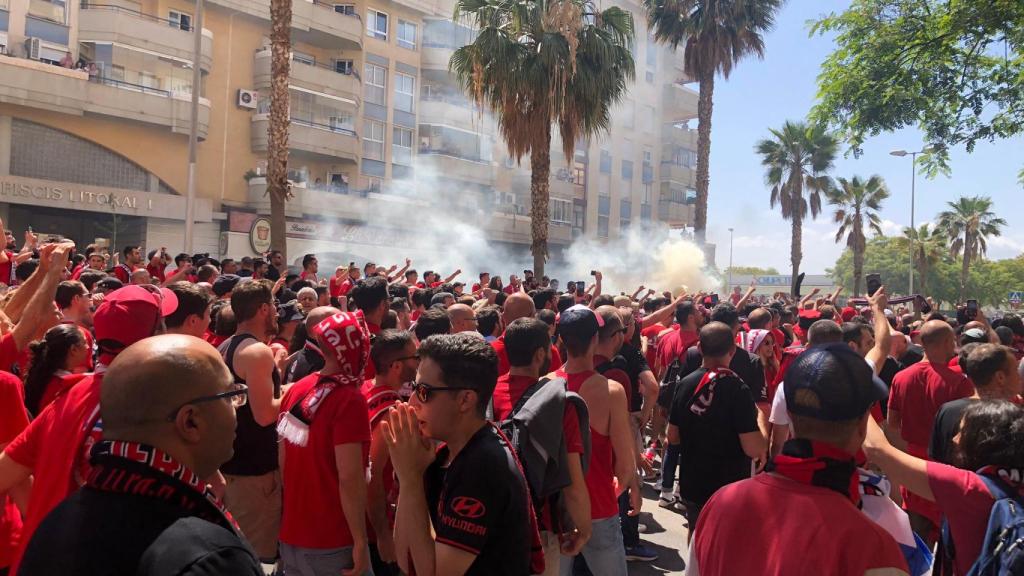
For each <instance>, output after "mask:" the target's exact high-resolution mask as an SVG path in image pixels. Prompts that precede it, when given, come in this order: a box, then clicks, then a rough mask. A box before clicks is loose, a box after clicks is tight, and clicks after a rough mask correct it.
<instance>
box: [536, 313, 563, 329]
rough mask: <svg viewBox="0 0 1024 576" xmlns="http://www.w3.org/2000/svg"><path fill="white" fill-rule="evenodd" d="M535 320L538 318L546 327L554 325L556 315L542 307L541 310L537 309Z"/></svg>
mask: <svg viewBox="0 0 1024 576" xmlns="http://www.w3.org/2000/svg"><path fill="white" fill-rule="evenodd" d="M537 320H540V321H541V322H543V323H545V324H547V325H548V327H551V326H554V325H555V322H557V321H558V315H557V314H555V313H554V312H552V311H551V310H548V309H547V308H544V309H542V310H537Z"/></svg>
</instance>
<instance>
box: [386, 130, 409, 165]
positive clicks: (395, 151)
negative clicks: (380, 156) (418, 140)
mask: <svg viewBox="0 0 1024 576" xmlns="http://www.w3.org/2000/svg"><path fill="white" fill-rule="evenodd" d="M391 161H392V162H394V163H395V164H404V165H407V166H408V165H410V164H412V129H411V128H401V127H398V126H395V128H394V131H393V132H392V138H391Z"/></svg>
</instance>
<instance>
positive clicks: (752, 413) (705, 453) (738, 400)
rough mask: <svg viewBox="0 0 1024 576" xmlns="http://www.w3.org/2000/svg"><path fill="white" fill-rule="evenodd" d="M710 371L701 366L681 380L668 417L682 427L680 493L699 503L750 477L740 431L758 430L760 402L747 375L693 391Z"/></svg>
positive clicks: (721, 378) (727, 377)
mask: <svg viewBox="0 0 1024 576" xmlns="http://www.w3.org/2000/svg"><path fill="white" fill-rule="evenodd" d="M707 372H708V371H707V370H706V369H705V368H698V369H697V370H695V371H694V372H693V373H692V374H690V375H689V376H687V377H686V378H684V379H683V380H682V382H680V384H679V389H678V390H676V395H675V398H674V399H673V401H672V410H671V411H670V412H669V419H668V421H669V423H670V424H672V425H674V426H677V427H678V428H679V465H680V471H679V494H680V495H681V496H682V497H683V498H684V499H686V500H689V501H691V502H695V503H697V504H700V505H703V504H704V503H706V502H707V500H708V498H710V497H711V495H712V494H714V493H715V491H716V490H718V489H719V488H721V487H722V486H725V485H726V484H730V483H732V482H736V481H738V480H742V479H744V478H749V477H750V458H748V457H747V455H746V454H745V453H744V452H743V447H742V445H741V444H740V437H739V435H740V434H746V433H748V432H757V431H758V427H757V407H756V406H755V405H754V401H753V399H752V397H751V394H750V389H749V388H747V385H746V384H744V383H743V381H742V380H740V379H738V378H735V377H733V376H720V377H719V378H717V379H715V380H713V381H711V382H709V383H707V384H706V385H705V386H704V387H703V388H702V389H701V390H700V393H699V394H698V395H697V397H694V392H695V391H696V389H697V385H698V384H700V381H701V378H702V377H703V376H704V374H706V373H707Z"/></svg>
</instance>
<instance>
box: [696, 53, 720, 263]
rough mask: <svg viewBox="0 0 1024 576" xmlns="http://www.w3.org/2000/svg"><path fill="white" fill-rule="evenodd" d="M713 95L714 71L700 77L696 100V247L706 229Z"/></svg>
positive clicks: (705, 234) (705, 233) (703, 239)
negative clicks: (698, 94) (698, 93)
mask: <svg viewBox="0 0 1024 576" xmlns="http://www.w3.org/2000/svg"><path fill="white" fill-rule="evenodd" d="M714 94H715V71H714V69H712V70H710V71H708V72H704V73H703V74H701V75H700V96H699V97H698V99H697V204H696V205H695V206H694V209H693V234H694V238H696V240H697V245H698V246H700V247H702V248H703V247H704V241H705V239H706V237H707V227H708V186H709V185H710V166H711V109H712V106H713V103H712V97H713V96H714Z"/></svg>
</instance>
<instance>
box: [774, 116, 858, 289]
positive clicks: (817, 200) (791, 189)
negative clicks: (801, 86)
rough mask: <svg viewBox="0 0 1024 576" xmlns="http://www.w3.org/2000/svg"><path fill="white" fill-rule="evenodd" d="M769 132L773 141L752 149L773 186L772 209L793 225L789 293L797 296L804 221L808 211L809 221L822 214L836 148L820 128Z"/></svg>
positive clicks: (801, 125) (792, 126) (788, 126)
mask: <svg viewBox="0 0 1024 576" xmlns="http://www.w3.org/2000/svg"><path fill="white" fill-rule="evenodd" d="M770 131H771V133H772V138H769V139H765V140H761V141H760V142H758V143H757V145H756V146H755V149H756V150H757V153H758V154H760V155H761V164H763V165H764V167H765V182H767V184H768V185H769V186H771V187H772V195H771V199H770V204H771V206H772V208H774V207H775V205H776V204H779V205H780V206H781V208H782V217H783V218H784V219H786V220H789V221H790V222H791V223H792V232H793V236H792V241H791V244H790V253H789V260H790V263H791V264H792V267H793V278H792V285H791V290H792V293H793V295H796V292H797V290H796V283H797V277H798V275H799V274H800V260H801V259H803V251H802V248H801V243H802V241H803V228H802V226H803V220H804V218H805V217H807V212H808V208H810V213H811V218H817V216H818V213H819V212H821V193H822V192H824V191H825V190H828V189H829V188H830V187H831V185H832V184H831V179H830V178H829V177H828V176H826V175H825V173H826V172H828V171H829V170H830V169H831V168H832V161H833V160H834V159H835V157H836V148H837V146H838V145H837V143H836V140H835V138H833V137H832V136H830V135H828V134H827V133H826V132H825V129H824V127H822V126H820V125H813V126H811V125H808V124H806V123H805V122H790V121H786V123H785V124H783V125H782V129H781V130H775V129H771V130H770ZM805 191H806V193H807V197H806V198H805V197H804V193H805Z"/></svg>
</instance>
